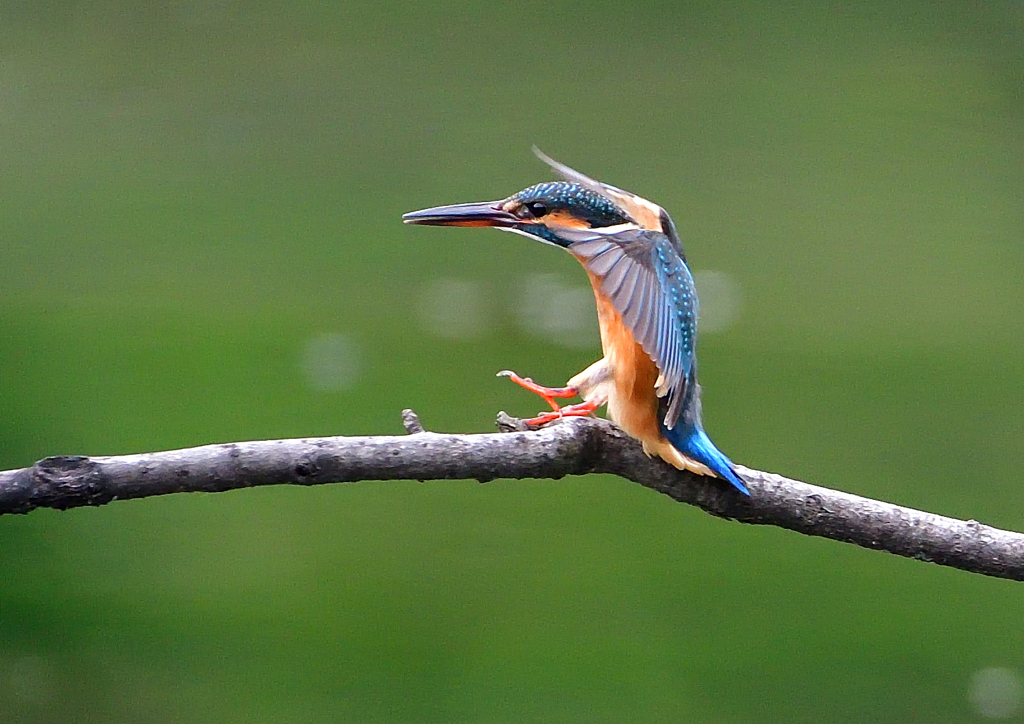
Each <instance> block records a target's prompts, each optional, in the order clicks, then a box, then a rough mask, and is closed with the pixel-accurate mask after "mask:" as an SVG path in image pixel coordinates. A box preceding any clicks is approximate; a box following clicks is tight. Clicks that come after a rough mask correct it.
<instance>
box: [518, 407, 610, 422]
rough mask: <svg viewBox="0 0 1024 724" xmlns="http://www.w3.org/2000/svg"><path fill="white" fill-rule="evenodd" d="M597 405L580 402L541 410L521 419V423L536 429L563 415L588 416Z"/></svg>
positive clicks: (559, 418)
mask: <svg viewBox="0 0 1024 724" xmlns="http://www.w3.org/2000/svg"><path fill="white" fill-rule="evenodd" d="M598 407H600V405H599V404H598V403H596V402H581V403H579V404H577V405H567V406H566V407H560V408H558V409H557V410H555V411H554V412H542V413H541V414H539V415H537V417H531V418H530V419H529V420H523V424H524V425H526V426H527V427H529V428H531V429H536V428H538V427H542V426H544V425H547V424H548V423H549V422H554V421H555V420H561V419H562V418H563V417H588V416H590V415H593V414H594V412H596V411H597V408H598Z"/></svg>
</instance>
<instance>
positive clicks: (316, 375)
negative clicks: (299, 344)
mask: <svg viewBox="0 0 1024 724" xmlns="http://www.w3.org/2000/svg"><path fill="white" fill-rule="evenodd" d="M361 367H362V352H361V350H360V348H359V345H358V344H356V342H354V341H353V340H352V339H351V338H350V337H348V336H347V335H344V334H338V333H331V334H321V335H318V336H316V337H314V338H313V339H311V340H310V341H309V342H307V343H306V348H305V350H304V351H303V354H302V369H303V371H304V372H305V374H306V379H307V381H308V382H309V384H310V386H311V387H312V388H313V389H315V390H319V391H321V392H338V391H340V390H346V389H348V388H350V387H352V386H353V385H355V383H356V381H357V380H358V377H359V372H360V368H361Z"/></svg>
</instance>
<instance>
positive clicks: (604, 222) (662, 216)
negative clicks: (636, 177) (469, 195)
mask: <svg viewBox="0 0 1024 724" xmlns="http://www.w3.org/2000/svg"><path fill="white" fill-rule="evenodd" d="M533 150H534V153H535V154H536V155H537V156H538V157H539V158H540V159H541V160H542V161H544V162H545V163H547V164H548V165H549V166H550V167H551V169H552V170H553V171H554V172H555V174H556V175H558V176H560V177H561V180H558V181H546V182H543V183H539V184H535V185H533V186H530V187H528V188H525V189H523V190H522V191H519V192H518V193H515V194H513V195H512V196H509V197H508V198H505V199H501V200H498V201H485V202H475V203H464V204H454V205H449V206H435V207H432V208H428V209H422V210H420V211H412V212H409V213H407V214H405V215H403V216H402V221H403V222H405V223H406V224H418V225H426V226H467V227H490V228H495V229H499V230H500V231H508V232H512V233H515V234H520V235H522V236H526V237H528V238H530V239H533V240H535V241H540V242H543V243H544V244H548V245H551V246H557V247H560V248H562V249H565V250H566V251H568V252H569V253H570V254H572V255H573V256H574V257H576V259H577V260H578V261H579V262H580V263H581V264H582V265H583V268H584V269H585V270H586V272H587V275H588V277H589V279H590V283H591V286H592V287H593V290H594V298H595V300H596V302H597V315H598V325H599V328H600V333H601V347H602V350H603V353H604V356H603V357H602V358H601V359H600V360H598V361H597V362H595V363H594V364H592V365H590V366H589V367H587V368H586V369H585V370H583V371H582V372H580V373H579V374H577V375H575V376H573V377H572V378H571V379H569V381H568V382H567V383H566V384H565V386H564V387H553V388H552V387H544V386H542V385H538V384H536V383H534V382H533V380H532V379H530V378H528V377H526V378H524V377H520V376H519V375H517V374H515V373H514V372H511V371H509V370H504V371H502V372H500V373H498V374H499V376H506V377H510V378H511V379H512V381H513V382H516V383H517V384H519V385H521V386H522V387H525V388H526V389H528V390H531V391H532V392H535V393H537V394H538V395H540V396H541V397H543V398H544V400H545V401H546V402H547V403H548V404H549V406H550V407H551V412H547V413H544V414H541V415H539V416H538V417H536V418H533V419H531V420H528V421H527V422H528V423H529V424H530V425H531V426H538V425H542V424H546V423H549V422H551V421H553V420H556V419H559V418H562V417H569V416H583V415H591V414H593V413H594V412H595V411H596V410H598V409H599V408H600V407H601V406H602V405H607V413H608V417H609V418H610V419H611V420H612V421H613V422H615V423H616V424H617V425H618V426H619V427H621V428H622V429H623V430H624V431H625V432H626V433H627V434H628V435H630V436H631V437H633V438H635V439H637V440H639V441H640V442H641V444H642V445H643V449H644V452H645V453H646V454H647V455H648V456H654V457H659V458H661V459H662V460H664V461H666V462H667V463H669V464H671V465H672V466H674V467H676V468H678V469H680V470H689V471H691V472H693V473H697V474H698V475H704V476H708V477H715V478H720V479H722V480H724V481H726V482H728V483H730V484H731V485H732V486H733V487H734V488H735V489H736V490H738V491H739V492H740V493H742V494H744V495H750V491H749V490H748V488H747V485H746V484H745V482H744V481H743V479H742V478H741V477H740V476H739V474H738V473H737V472H736V467H735V466H734V465H733V463H732V461H731V460H730V459H729V458H728V457H726V455H725V454H724V453H722V451H721V450H719V449H718V448H717V447H716V446H715V444H714V443H713V442H711V439H710V438H709V437H708V435H707V433H706V432H705V431H704V426H703V423H702V421H701V399H700V396H701V388H700V385H699V384H698V382H697V357H696V343H697V313H698V301H697V292H696V288H695V286H694V282H693V275H692V274H691V273H690V268H689V266H688V265H687V261H686V256H685V254H684V251H683V245H682V241H681V240H680V237H679V233H678V231H677V230H676V226H675V224H674V223H673V222H672V219H671V217H670V216H669V215H668V212H666V211H665V209H663V208H662V207H661V206H658V205H657V204H655V203H653V202H651V201H648V200H647V199H644V198H642V197H640V196H637V195H636V194H633V193H630V192H628V191H623V190H622V189H619V188H616V187H615V186H610V185H608V184H605V183H601V182H600V181H596V180H594V179H592V178H590V177H589V176H585V175H584V174H582V173H580V172H578V171H575V170H573V169H572V168H569V167H568V166H566V165H565V164H562V163H559V162H558V161H555V160H554V159H552V158H550V157H549V156H547V155H545V154H544V153H543V152H541V151H540V150H539V149H537V148H536V147H535V148H534V149H533ZM576 396H579V397H581V398H582V399H583V402H581V403H578V404H574V405H568V406H565V407H560V406H559V404H558V403H557V402H556V399H560V398H571V397H576Z"/></svg>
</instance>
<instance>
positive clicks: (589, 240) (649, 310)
mask: <svg viewBox="0 0 1024 724" xmlns="http://www.w3.org/2000/svg"><path fill="white" fill-rule="evenodd" d="M620 228H621V227H620ZM559 235H560V236H562V237H564V238H566V239H568V240H569V241H571V242H572V244H571V245H570V247H569V251H570V252H572V254H574V255H575V256H576V257H577V258H578V259H579V260H580V261H581V262H582V263H583V265H584V266H585V267H586V268H587V270H588V271H589V272H591V273H592V274H593V275H594V276H596V277H598V278H599V279H600V280H601V291H602V292H603V293H604V294H605V295H606V296H607V297H608V299H609V300H611V303H612V306H613V307H614V308H615V311H617V312H618V313H619V315H621V317H622V321H623V323H624V324H625V325H626V327H627V328H628V329H629V330H630V332H632V334H633V337H634V339H636V341H637V342H638V343H639V344H640V346H641V347H643V350H644V352H646V353H647V354H648V355H650V357H651V359H652V360H654V363H655V364H656V365H657V366H658V370H659V372H660V373H661V374H660V376H659V377H658V381H657V383H656V392H657V394H658V397H665V398H666V402H667V412H666V413H665V420H664V423H665V427H667V428H668V429H670V430H671V429H672V428H673V427H674V426H675V424H676V421H677V420H678V419H679V414H680V412H681V411H682V407H683V399H684V398H685V396H686V395H685V392H686V386H687V385H688V384H690V379H691V371H692V370H693V367H694V354H695V351H694V350H695V344H696V338H697V293H696V290H695V289H694V286H693V277H692V276H691V275H690V270H689V269H688V268H687V266H686V264H685V263H684V262H683V260H682V259H681V258H680V257H679V255H678V254H677V253H676V251H675V249H674V248H673V246H672V244H671V242H670V241H669V238H668V237H667V236H665V235H664V234H662V233H660V232H657V231H649V230H646V229H635V228H631V229H626V230H623V231H612V232H611V233H609V232H604V231H602V230H601V229H585V230H579V231H567V230H559Z"/></svg>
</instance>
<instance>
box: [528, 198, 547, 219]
mask: <svg viewBox="0 0 1024 724" xmlns="http://www.w3.org/2000/svg"><path fill="white" fill-rule="evenodd" d="M526 209H527V211H529V212H530V213H531V214H532V215H533V218H535V219H539V218H540V217H542V216H544V214H546V213H548V207H547V206H546V205H544V204H542V203H541V202H540V201H534V202H533V203H529V204H527V205H526Z"/></svg>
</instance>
